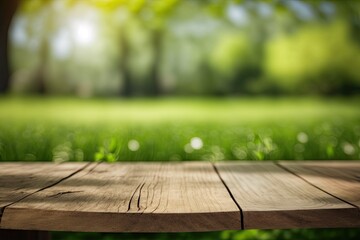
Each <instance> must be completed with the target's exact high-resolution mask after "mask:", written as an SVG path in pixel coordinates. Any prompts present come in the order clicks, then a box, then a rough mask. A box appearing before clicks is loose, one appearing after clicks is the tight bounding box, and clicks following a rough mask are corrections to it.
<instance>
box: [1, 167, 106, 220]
mask: <svg viewBox="0 0 360 240" xmlns="http://www.w3.org/2000/svg"><path fill="white" fill-rule="evenodd" d="M91 164H92V162H88V163H87V164H85V165H84V166H83V167H81V168H79V169H78V170H76V171H74V172H72V173H70V174H69V175H67V176H65V177H63V178H61V179H59V180H58V181H56V182H54V183H51V184H49V185H47V186H45V187H42V188H40V189H38V190H36V191H34V192H31V193H29V194H26V195H25V196H24V197H22V198H20V199H17V200H16V201H13V202H12V203H9V204H7V205H5V206H3V207H1V208H0V224H1V219H2V216H3V213H4V211H5V208H7V207H9V206H11V205H13V204H15V203H17V202H20V201H22V200H24V199H25V198H28V197H30V196H32V195H34V194H36V193H38V192H41V191H43V190H45V189H48V188H51V187H53V186H55V185H57V184H59V183H61V182H62V181H65V180H66V179H69V178H71V177H72V176H74V175H75V174H77V173H79V172H81V171H83V170H84V169H85V168H87V167H88V166H90V165H91ZM98 164H100V163H98ZM98 164H95V166H94V167H93V168H92V169H91V170H90V171H89V172H91V171H92V170H93V169H94V168H95V167H96V166H97V165H98Z"/></svg>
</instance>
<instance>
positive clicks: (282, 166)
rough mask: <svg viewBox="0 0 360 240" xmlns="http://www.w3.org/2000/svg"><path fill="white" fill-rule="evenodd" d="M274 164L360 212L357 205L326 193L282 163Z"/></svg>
mask: <svg viewBox="0 0 360 240" xmlns="http://www.w3.org/2000/svg"><path fill="white" fill-rule="evenodd" d="M274 164H275V165H277V166H278V167H280V168H282V169H284V170H285V171H287V172H288V173H291V174H293V175H295V176H296V177H298V178H300V179H301V180H303V181H304V182H306V183H308V184H310V185H311V186H313V187H315V188H317V189H319V190H320V191H322V192H324V193H326V194H328V195H330V196H332V197H334V198H336V199H338V200H340V201H342V202H344V203H347V204H349V205H351V206H353V207H354V208H356V209H357V210H358V211H359V212H360V208H359V206H357V205H356V204H353V203H351V202H349V201H346V200H345V199H343V198H341V197H338V196H336V195H335V194H332V193H330V192H328V191H326V190H325V189H322V188H321V187H319V186H317V185H316V184H313V183H311V182H310V181H308V180H307V179H305V178H303V177H302V176H300V175H299V174H297V173H295V172H293V171H292V170H290V169H289V168H287V167H286V166H284V165H282V164H281V163H279V162H277V161H274Z"/></svg>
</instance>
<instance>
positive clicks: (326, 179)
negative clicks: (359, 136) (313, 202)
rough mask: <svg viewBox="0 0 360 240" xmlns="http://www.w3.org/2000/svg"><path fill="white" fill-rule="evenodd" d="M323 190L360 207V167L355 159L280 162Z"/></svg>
mask: <svg viewBox="0 0 360 240" xmlns="http://www.w3.org/2000/svg"><path fill="white" fill-rule="evenodd" d="M279 164H280V165H281V166H283V167H284V168H286V169H288V170H289V171H291V172H292V173H294V174H296V175H298V176H299V177H301V178H303V179H304V180H306V181H308V182H309V183H311V184H313V185H314V186H317V187H319V188H320V189H322V190H323V191H325V192H327V193H329V194H331V195H333V196H336V197H338V198H340V199H342V200H345V201H347V202H348V203H350V204H352V205H354V206H355V207H357V208H360V167H359V162H357V161H356V162H355V161H341V162H338V161H326V162H324V161H311V162H305V161H303V162H286V161H282V162H279Z"/></svg>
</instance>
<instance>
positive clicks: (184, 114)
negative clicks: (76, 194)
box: [0, 97, 360, 161]
mask: <svg viewBox="0 0 360 240" xmlns="http://www.w3.org/2000/svg"><path fill="white" fill-rule="evenodd" d="M359 103H360V101H359V99H357V98H354V99H337V100H336V99H335V100H334V99H317V98H280V99H270V98H261V99H233V98H225V99H194V98H192V99H179V98H178V99H174V98H170V99H166V98H165V99H133V100H123V99H120V100H116V99H112V100H111V99H110V100H109V99H108V100H106V99H105V100H104V99H95V100H81V99H70V98H12V97H3V98H1V99H0V159H1V160H2V161H16V160H22V161H27V160H29V161H34V160H38V161H52V160H55V161H68V160H70V161H83V160H86V161H93V160H107V161H122V160H127V161H133V160H142V161H152V160H157V161H168V160H174V161H176V160H213V161H217V160H224V159H235V160H236V159H238V160H278V159H339V160H341V159H359V158H360V156H359V148H360V142H359V141H360V111H359V110H360V108H359ZM193 138H199V139H200V140H201V143H202V145H203V146H202V147H201V148H200V149H194V148H192V146H191V139H193ZM134 144H135V149H134V147H132V146H131V145H134ZM130 148H132V150H133V151H132V150H131V149H130ZM195 148H196V147H195ZM134 150H135V151H134Z"/></svg>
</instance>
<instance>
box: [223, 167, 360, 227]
mask: <svg viewBox="0 0 360 240" xmlns="http://www.w3.org/2000/svg"><path fill="white" fill-rule="evenodd" d="M216 168H217V169H218V171H219V174H220V176H221V178H222V179H223V180H224V181H225V183H226V185H227V186H228V188H229V189H230V191H231V192H232V194H233V196H234V198H235V200H236V202H237V203H238V204H239V205H240V207H241V208H242V214H243V222H244V228H245V229H280V228H322V227H333V228H335V227H359V226H360V221H359V220H360V215H359V211H358V210H357V209H356V208H354V207H353V206H351V205H349V204H347V203H345V202H343V201H340V200H338V199H336V198H334V197H332V196H331V195H329V194H327V193H324V192H323V191H321V190H319V189H317V188H316V187H314V186H312V185H310V184H309V183H307V182H305V181H304V180H302V179H301V178H299V177H297V176H295V175H294V174H291V173H289V172H288V171H285V170H284V169H282V168H280V167H279V166H276V165H275V164H274V163H271V162H261V163H249V162H223V163H217V164H216Z"/></svg>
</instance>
